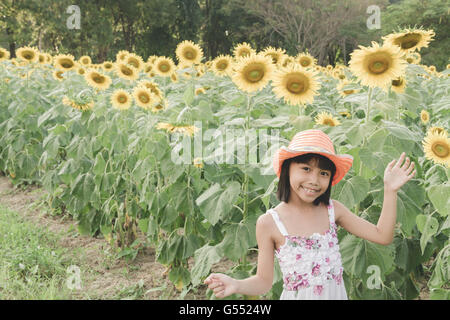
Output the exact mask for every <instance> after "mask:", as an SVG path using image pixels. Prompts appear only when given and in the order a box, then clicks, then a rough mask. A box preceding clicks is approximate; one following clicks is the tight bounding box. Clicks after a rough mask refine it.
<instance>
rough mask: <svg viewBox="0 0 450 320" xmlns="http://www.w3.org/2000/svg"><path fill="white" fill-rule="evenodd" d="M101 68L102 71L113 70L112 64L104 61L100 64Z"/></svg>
mask: <svg viewBox="0 0 450 320" xmlns="http://www.w3.org/2000/svg"><path fill="white" fill-rule="evenodd" d="M102 68H103V70H104V71H112V70H114V63H112V62H111V61H105V62H103V64H102Z"/></svg>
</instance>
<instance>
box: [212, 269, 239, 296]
mask: <svg viewBox="0 0 450 320" xmlns="http://www.w3.org/2000/svg"><path fill="white" fill-rule="evenodd" d="M204 283H205V284H207V285H208V288H209V289H211V290H213V292H214V295H215V296H216V298H225V297H228V296H229V295H231V294H233V293H236V289H237V283H236V280H235V279H233V278H231V277H229V276H227V275H225V274H223V273H211V274H210V275H209V276H208V278H206V279H205V281H204Z"/></svg>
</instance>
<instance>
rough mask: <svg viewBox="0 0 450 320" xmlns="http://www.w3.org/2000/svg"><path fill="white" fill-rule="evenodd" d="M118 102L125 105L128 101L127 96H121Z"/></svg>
mask: <svg viewBox="0 0 450 320" xmlns="http://www.w3.org/2000/svg"><path fill="white" fill-rule="evenodd" d="M117 100H119V102H120V103H125V102H127V100H128V99H127V97H126V96H125V95H121V96H119V98H117Z"/></svg>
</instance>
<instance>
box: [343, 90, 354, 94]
mask: <svg viewBox="0 0 450 320" xmlns="http://www.w3.org/2000/svg"><path fill="white" fill-rule="evenodd" d="M353 91H354V90H353V89H352V90H344V93H345V94H352V93H353Z"/></svg>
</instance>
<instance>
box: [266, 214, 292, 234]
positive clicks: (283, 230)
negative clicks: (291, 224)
mask: <svg viewBox="0 0 450 320" xmlns="http://www.w3.org/2000/svg"><path fill="white" fill-rule="evenodd" d="M269 212H270V214H271V215H272V218H273V220H274V221H275V224H276V225H277V227H278V230H280V232H281V234H282V235H283V236H287V235H288V233H287V230H286V228H285V227H284V225H283V222H281V220H280V217H279V216H278V213H277V212H276V211H275V210H274V209H270V210H269Z"/></svg>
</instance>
